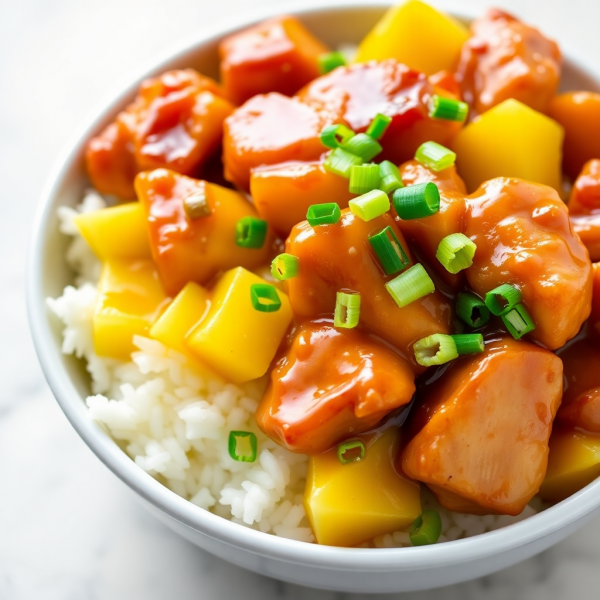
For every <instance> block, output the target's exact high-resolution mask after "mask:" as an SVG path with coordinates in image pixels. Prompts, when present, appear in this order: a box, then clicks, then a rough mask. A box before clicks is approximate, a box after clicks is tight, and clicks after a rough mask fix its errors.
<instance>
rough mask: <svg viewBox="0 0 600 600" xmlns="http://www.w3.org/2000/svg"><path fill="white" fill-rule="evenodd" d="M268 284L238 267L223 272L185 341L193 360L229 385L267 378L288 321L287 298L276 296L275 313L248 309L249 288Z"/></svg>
mask: <svg viewBox="0 0 600 600" xmlns="http://www.w3.org/2000/svg"><path fill="white" fill-rule="evenodd" d="M266 283H267V282H266V281H265V280H264V279H261V278H260V277H258V275H255V274H254V273H250V271H247V270H246V269H244V268H242V267H237V268H236V269H231V270H230V271H227V272H226V273H225V274H224V275H223V276H222V277H221V279H219V281H218V282H217V284H216V286H215V288H214V290H213V293H212V302H211V307H210V309H209V311H208V314H207V315H206V317H205V318H204V319H203V320H202V321H201V322H200V323H199V324H198V325H197V326H196V327H195V328H194V329H193V330H192V331H191V332H190V333H189V334H188V336H187V338H186V344H187V347H188V349H189V350H190V351H191V352H193V353H194V355H196V356H197V357H198V358H199V359H200V360H202V361H203V362H205V363H206V364H207V365H208V366H210V367H212V368H213V369H214V370H215V371H217V373H220V374H221V375H222V376H223V377H224V378H225V379H227V380H229V381H232V382H233V383H242V382H244V381H250V380H251V379H256V378H257V377H261V376H262V375H264V374H265V373H266V372H267V369H268V368H269V365H270V364H271V361H272V360H273V357H274V356H275V352H277V348H278V347H279V344H280V343H281V340H282V339H283V336H284V335H285V332H286V330H287V328H288V326H289V325H290V323H291V321H292V309H291V308H290V303H289V300H288V297H287V295H286V294H284V293H283V292H281V291H279V290H278V291H277V294H278V296H279V299H280V301H281V307H280V308H279V310H277V311H274V312H261V311H258V310H256V309H255V308H254V307H253V306H252V301H251V296H250V286H252V285H253V284H266Z"/></svg>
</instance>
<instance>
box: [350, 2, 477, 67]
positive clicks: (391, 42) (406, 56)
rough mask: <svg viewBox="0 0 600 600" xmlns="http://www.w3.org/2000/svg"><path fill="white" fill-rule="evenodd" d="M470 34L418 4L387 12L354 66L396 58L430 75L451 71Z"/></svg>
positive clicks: (431, 9)
mask: <svg viewBox="0 0 600 600" xmlns="http://www.w3.org/2000/svg"><path fill="white" fill-rule="evenodd" d="M468 37H469V30H468V29H467V28H466V27H465V26H464V25H462V24H461V23H459V22H458V21H456V20H455V19H453V18H452V17H450V16H448V15H446V14H444V13H442V12H440V11H438V10H436V9H435V8H433V7H432V6H429V5H428V4H425V3H424V2H420V0H408V1H407V2H404V3H402V4H400V5H398V6H394V7H392V8H390V9H389V10H388V11H387V12H386V13H385V15H384V16H383V18H382V19H381V20H380V21H379V22H378V23H377V25H375V27H374V28H373V29H372V30H371V32H370V33H369V34H368V35H367V37H366V38H365V39H364V40H363V41H362V43H361V44H360V46H359V47H358V54H357V56H356V62H366V61H368V60H382V59H385V58H395V59H396V60H397V61H398V62H401V63H404V64H405V65H407V66H409V67H411V68H412V69H416V70H417V71H422V72H423V73H426V74H427V75H433V74H434V73H437V72H438V71H444V70H447V71H454V69H455V68H456V65H457V64H458V59H459V57H460V51H461V48H462V45H463V44H464V43H465V42H466V41H467V38H468Z"/></svg>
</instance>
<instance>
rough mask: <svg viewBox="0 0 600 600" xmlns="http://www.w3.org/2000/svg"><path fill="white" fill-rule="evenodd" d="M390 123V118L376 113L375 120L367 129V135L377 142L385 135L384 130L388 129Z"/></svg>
mask: <svg viewBox="0 0 600 600" xmlns="http://www.w3.org/2000/svg"><path fill="white" fill-rule="evenodd" d="M391 122H392V117H388V116H387V115H383V114H381V113H377V114H376V115H375V118H374V119H373V120H372V121H371V124H370V125H369V127H368V128H367V135H368V136H370V137H372V138H373V139H374V140H379V139H381V137H382V136H383V134H384V133H385V130H386V129H387V128H388V127H389V125H390V123H391Z"/></svg>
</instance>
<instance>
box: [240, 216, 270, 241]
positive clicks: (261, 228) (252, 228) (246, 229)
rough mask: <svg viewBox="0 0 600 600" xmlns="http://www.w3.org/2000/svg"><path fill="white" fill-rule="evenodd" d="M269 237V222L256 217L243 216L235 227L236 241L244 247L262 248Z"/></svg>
mask: <svg viewBox="0 0 600 600" xmlns="http://www.w3.org/2000/svg"><path fill="white" fill-rule="evenodd" d="M266 237H267V222H266V221H263V219H257V218H256V217H243V218H242V219H240V220H239V221H238V222H237V225H236V227H235V242H236V244H237V245H238V246H241V247H242V248H262V247H263V245H264V243H265V239H266Z"/></svg>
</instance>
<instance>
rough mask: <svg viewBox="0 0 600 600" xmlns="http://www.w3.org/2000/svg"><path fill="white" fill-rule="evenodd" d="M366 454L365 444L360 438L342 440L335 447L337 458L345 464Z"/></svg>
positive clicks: (355, 460) (358, 459)
mask: <svg viewBox="0 0 600 600" xmlns="http://www.w3.org/2000/svg"><path fill="white" fill-rule="evenodd" d="M365 454H366V449H365V445H364V444H363V442H362V441H361V440H350V441H348V442H342V443H341V444H340V445H339V446H338V449H337V455H338V460H339V461H340V462H341V463H342V464H343V465H347V464H349V463H353V462H359V461H361V460H363V458H364V457H365Z"/></svg>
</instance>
